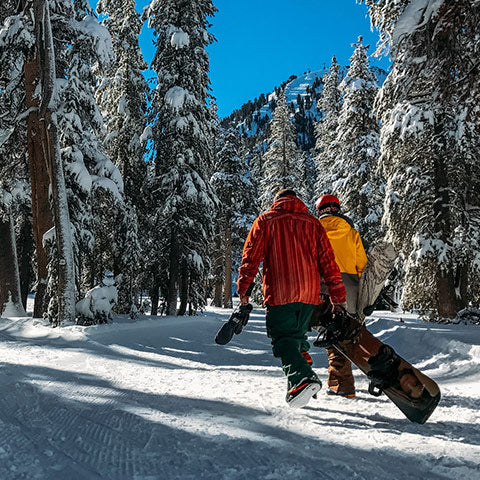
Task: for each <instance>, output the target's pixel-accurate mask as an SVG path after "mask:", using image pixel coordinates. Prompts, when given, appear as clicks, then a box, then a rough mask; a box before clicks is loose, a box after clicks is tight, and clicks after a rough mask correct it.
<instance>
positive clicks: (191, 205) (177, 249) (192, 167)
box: [144, 0, 216, 315]
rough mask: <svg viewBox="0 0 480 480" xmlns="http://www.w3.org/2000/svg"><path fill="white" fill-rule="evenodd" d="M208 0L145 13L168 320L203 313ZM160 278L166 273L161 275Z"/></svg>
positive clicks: (173, 1)
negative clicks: (150, 41) (150, 38)
mask: <svg viewBox="0 0 480 480" xmlns="http://www.w3.org/2000/svg"><path fill="white" fill-rule="evenodd" d="M215 11H216V9H215V7H214V6H213V4H212V2H211V0H199V1H196V2H192V1H190V0H159V1H157V2H153V3H151V4H150V6H149V7H148V8H147V9H146V10H145V11H144V15H145V16H146V18H148V19H149V26H150V27H151V28H153V29H154V32H155V35H156V41H155V44H156V47H157V50H156V53H155V57H154V59H153V62H152V69H153V70H155V72H156V73H157V76H158V84H157V87H156V89H155V91H154V92H153V96H152V109H151V119H152V122H153V125H152V132H153V133H152V139H153V148H154V154H155V178H154V179H152V182H151V186H150V187H149V188H151V189H152V191H154V192H155V208H156V213H155V217H156V219H157V224H156V231H157V232H158V234H159V236H161V238H158V239H157V240H156V243H157V249H158V254H159V260H158V262H159V264H160V265H162V276H163V280H161V281H160V283H163V284H164V285H165V286H166V290H167V291H166V292H164V295H165V296H166V300H167V313H168V314H169V315H176V314H177V294H178V292H179V291H180V308H179V311H178V313H179V314H184V313H185V311H186V309H187V306H189V310H190V312H192V311H195V310H196V309H197V308H200V307H202V306H203V305H205V302H206V298H205V296H206V291H205V284H206V281H205V277H206V275H207V272H208V270H209V259H208V254H207V245H208V239H209V236H210V235H211V231H212V222H211V218H212V212H214V211H215V208H216V197H215V194H214V192H213V190H212V188H211V186H210V185H209V183H208V178H209V177H208V174H211V173H212V165H211V162H212V158H213V148H214V143H213V139H212V125H211V123H212V116H211V113H210V111H209V109H208V108H207V100H208V99H209V93H208V89H209V78H208V69H209V61H208V54H207V53H206V50H205V48H206V47H207V46H208V45H209V44H211V43H212V42H213V40H214V39H213V36H212V35H211V34H210V33H209V32H208V30H207V28H208V26H209V24H208V21H207V17H208V16H212V15H214V13H215ZM163 272H164V273H163Z"/></svg>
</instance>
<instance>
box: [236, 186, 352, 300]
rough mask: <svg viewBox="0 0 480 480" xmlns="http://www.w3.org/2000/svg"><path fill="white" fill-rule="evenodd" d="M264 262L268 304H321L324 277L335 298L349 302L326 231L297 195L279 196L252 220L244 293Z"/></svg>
mask: <svg viewBox="0 0 480 480" xmlns="http://www.w3.org/2000/svg"><path fill="white" fill-rule="evenodd" d="M262 261H263V298H264V303H265V305H271V306H273V305H285V304H287V303H293V302H302V303H310V304H314V305H317V304H318V303H320V280H321V277H323V278H324V280H325V283H326V284H327V287H328V290H329V293H330V297H331V300H332V302H333V303H343V302H345V298H346V297H345V287H344V286H343V282H342V278H341V276H340V270H339V269H338V266H337V264H336V263H335V255H334V253H333V250H332V247H331V246H330V241H329V240H328V237H327V234H326V233H325V230H324V228H323V227H322V225H321V224H320V222H319V221H318V220H317V219H316V218H315V217H313V216H312V215H310V214H309V213H308V209H307V207H306V206H305V204H304V203H303V202H302V201H301V200H300V199H299V198H297V197H295V196H293V195H289V196H286V197H282V198H279V199H278V200H277V201H275V202H274V203H273V205H272V206H271V208H270V210H269V211H267V212H265V213H263V214H262V215H260V216H259V217H258V218H257V219H256V220H255V221H254V222H253V225H252V228H251V230H250V233H249V234H248V237H247V239H246V241H245V246H244V247H243V255H242V264H241V266H240V269H239V272H240V275H239V278H238V282H237V285H238V293H239V294H241V295H243V294H245V292H246V291H247V288H248V286H249V285H250V283H252V282H253V280H254V278H255V275H256V273H257V271H258V267H259V265H260V262H262Z"/></svg>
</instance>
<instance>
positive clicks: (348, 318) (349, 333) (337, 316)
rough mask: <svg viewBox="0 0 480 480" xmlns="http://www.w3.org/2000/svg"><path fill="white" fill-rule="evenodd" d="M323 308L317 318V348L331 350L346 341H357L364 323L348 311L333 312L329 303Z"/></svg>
mask: <svg viewBox="0 0 480 480" xmlns="http://www.w3.org/2000/svg"><path fill="white" fill-rule="evenodd" d="M325 304H326V305H325ZM321 308H322V312H321V314H320V315H318V317H317V318H316V323H317V325H315V328H316V330H317V331H318V337H317V339H316V340H315V341H314V342H313V345H314V346H315V347H323V348H329V347H332V346H333V345H334V344H336V343H339V342H344V341H346V340H351V341H355V338H356V337H357V335H358V334H359V333H360V330H361V328H362V323H361V322H360V321H359V320H358V319H357V318H356V317H355V316H353V315H351V314H349V313H348V312H347V311H346V310H341V311H335V312H332V310H331V305H330V304H329V303H328V304H327V302H324V304H323V305H322V306H321Z"/></svg>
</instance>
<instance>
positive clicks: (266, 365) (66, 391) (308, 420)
mask: <svg viewBox="0 0 480 480" xmlns="http://www.w3.org/2000/svg"><path fill="white" fill-rule="evenodd" d="M229 312H230V311H228V310H221V309H209V311H208V312H206V313H204V314H201V315H199V316H196V317H182V318H171V317H161V318H155V317H141V318H140V319H139V320H137V321H132V320H128V319H125V318H119V317H116V318H115V323H113V324H109V325H101V326H95V327H79V326H67V327H62V328H57V329H52V328H50V327H48V326H46V325H45V324H44V322H43V321H41V320H37V319H33V320H32V319H31V318H23V319H0V359H1V361H2V368H1V369H0V387H1V392H2V393H1V395H0V432H1V434H0V478H1V479H2V480H11V479H48V480H60V479H62V480H64V479H67V478H68V479H72V480H77V479H79V480H80V479H81V480H93V479H111V480H123V479H132V480H157V479H158V480H168V479H185V480H186V479H192V480H193V479H215V480H218V479H226V480H239V479H245V480H246V479H249V480H256V479H266V480H276V479H278V480H284V479H291V480H310V479H311V480H313V479H335V480H339V479H340V480H342V479H345V480H346V479H357V480H362V479H365V480H375V479H378V480H384V479H386V478H388V479H399V480H407V479H419V478H424V479H429V480H432V479H445V480H446V479H449V480H452V479H474V478H480V469H479V465H480V428H479V425H480V413H479V403H480V372H479V362H480V328H479V327H476V326H465V325H436V324H428V323H422V322H420V321H419V320H418V319H416V318H415V317H414V316H408V315H399V314H393V313H390V312H389V313H386V312H376V314H375V315H374V316H373V317H371V318H370V320H369V328H370V330H371V331H372V332H373V333H374V334H376V335H378V336H379V337H380V338H381V339H382V340H383V341H385V342H387V343H389V344H391V345H392V346H393V347H394V348H395V349H396V350H397V351H398V352H399V353H400V354H401V355H402V356H404V357H405V358H407V359H409V360H411V361H412V362H414V363H415V364H416V366H417V367H419V368H420V369H421V370H423V371H424V372H425V373H427V374H428V375H430V376H432V377H433V378H434V379H435V380H437V381H438V383H439V384H440V387H441V389H442V393H443V398H442V401H441V403H440V405H439V407H438V408H437V410H436V411H435V412H434V414H433V415H432V417H431V419H430V420H429V421H428V422H427V423H426V424H425V425H417V424H413V423H410V422H409V421H408V420H407V419H406V418H404V416H403V415H402V413H401V412H400V411H399V410H398V409H397V408H396V407H395V406H394V405H393V404H392V403H391V402H390V401H389V400H388V399H387V398H386V397H385V396H382V397H379V398H374V397H372V396H370V395H369V394H368V393H367V379H366V377H364V376H363V375H362V374H361V373H360V372H359V371H358V370H356V371H355V377H356V385H357V397H356V398H354V399H342V398H332V397H328V396H326V395H325V393H324V390H322V391H321V392H320V393H319V395H318V399H317V400H312V401H311V402H310V404H309V405H308V406H307V407H306V408H303V409H300V410H293V409H290V408H289V407H288V406H287V405H286V403H285V399H284V397H285V393H286V381H285V378H284V376H283V373H282V371H281V368H280V367H279V362H278V360H277V359H275V358H274V357H273V356H272V354H271V351H270V345H269V340H268V339H267V337H266V335H265V325H264V315H263V311H262V310H261V309H256V310H254V312H253V315H252V317H251V319H250V322H249V324H248V325H247V327H246V328H245V330H244V332H243V333H242V334H241V335H238V336H235V337H234V339H233V340H232V342H231V343H230V344H228V345H226V346H224V347H221V346H218V345H216V344H215V343H214V341H213V338H214V336H215V333H216V331H217V329H218V328H219V327H220V325H221V322H222V321H225V320H226V318H227V317H228V313H229ZM312 357H313V360H314V366H315V369H316V371H317V373H318V374H319V376H320V378H321V380H322V381H323V382H324V384H325V383H326V375H327V370H326V364H327V359H326V355H325V353H324V352H323V351H322V350H320V349H315V348H312Z"/></svg>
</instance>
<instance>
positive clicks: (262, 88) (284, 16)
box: [90, 0, 388, 117]
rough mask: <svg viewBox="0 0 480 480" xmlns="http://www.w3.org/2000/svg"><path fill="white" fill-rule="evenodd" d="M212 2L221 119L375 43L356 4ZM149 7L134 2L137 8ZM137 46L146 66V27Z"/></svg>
mask: <svg viewBox="0 0 480 480" xmlns="http://www.w3.org/2000/svg"><path fill="white" fill-rule="evenodd" d="M213 1H214V4H215V6H216V7H217V8H218V10H219V11H218V12H217V14H216V15H215V17H213V18H211V19H210V21H211V23H212V28H211V31H212V33H213V34H214V35H215V37H216V38H217V42H216V43H214V44H213V45H211V46H210V47H209V54H210V78H211V81H212V93H213V95H214V96H215V97H216V99H217V104H218V111H219V115H220V116H221V117H223V116H226V115H228V114H230V113H231V112H232V111H233V110H235V109H236V108H239V107H241V105H242V104H243V103H245V102H247V101H248V100H250V99H251V100H253V99H254V98H255V97H258V96H259V95H260V94H261V93H267V92H270V91H272V90H273V87H274V86H276V85H279V84H281V83H282V82H283V81H285V80H287V78H288V77H289V76H290V75H292V74H294V75H298V74H301V73H303V72H304V71H306V70H316V69H320V68H323V66H324V65H327V66H328V65H330V61H331V58H332V55H336V57H337V60H338V62H339V63H340V64H341V65H346V64H348V59H349V58H350V56H351V54H352V52H353V50H352V47H351V44H352V43H353V42H355V41H356V40H357V37H358V36H359V35H362V36H363V37H364V43H367V44H370V46H371V48H370V53H373V51H374V50H375V45H376V43H377V41H378V34H377V33H376V32H373V33H372V32H371V31H370V20H369V18H368V17H367V15H366V12H367V9H366V7H365V5H358V4H356V1H355V0H241V1H238V0H213ZM90 3H91V4H92V5H94V4H96V0H90ZM148 3H149V0H137V9H138V10H139V11H141V10H142V8H143V7H144V6H145V5H146V4H148ZM140 47H141V49H142V52H143V54H144V57H145V60H147V61H148V62H150V61H151V59H152V57H153V45H152V35H151V32H149V31H148V29H147V27H146V26H145V27H144V28H143V30H142V34H141V37H140ZM372 64H373V65H378V66H380V67H383V68H385V69H386V68H387V67H388V60H387V59H386V58H382V59H380V60H376V59H372ZM147 75H151V73H150V74H147Z"/></svg>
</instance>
